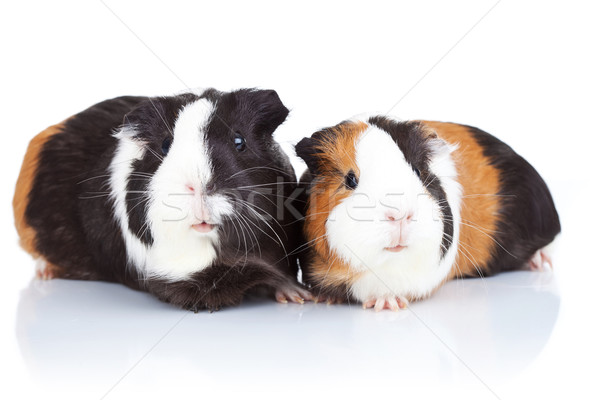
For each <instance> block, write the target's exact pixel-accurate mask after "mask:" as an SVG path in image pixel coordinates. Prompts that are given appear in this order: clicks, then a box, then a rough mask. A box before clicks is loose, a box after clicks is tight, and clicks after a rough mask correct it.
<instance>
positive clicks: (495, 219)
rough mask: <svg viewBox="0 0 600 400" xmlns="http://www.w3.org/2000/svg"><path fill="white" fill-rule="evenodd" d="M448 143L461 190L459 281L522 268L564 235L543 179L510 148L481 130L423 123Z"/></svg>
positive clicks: (462, 126)
mask: <svg viewBox="0 0 600 400" xmlns="http://www.w3.org/2000/svg"><path fill="white" fill-rule="evenodd" d="M423 123H424V124H425V125H426V126H429V127H430V128H433V129H434V130H435V131H436V132H437V133H438V135H439V136H440V137H441V138H442V139H444V140H446V141H447V142H449V143H452V144H455V145H457V150H456V151H455V152H454V153H453V159H454V161H455V163H456V169H457V173H458V180H459V182H460V184H461V185H462V187H463V199H462V207H461V221H462V224H461V227H460V238H459V249H460V251H459V253H460V254H459V256H458V257H459V259H458V263H457V264H458V267H459V268H458V269H459V271H457V272H456V274H457V275H460V274H462V275H464V276H478V275H490V274H494V273H497V272H500V271H506V270H512V269H518V268H522V267H523V266H524V265H526V264H527V262H528V261H529V260H530V259H531V258H532V256H533V255H534V254H535V253H536V252H537V251H538V250H540V249H542V248H544V247H545V246H547V245H548V244H550V243H551V242H552V241H553V240H554V238H555V236H556V235H557V234H558V233H559V232H560V229H561V228H560V222H559V218H558V213H557V211H556V208H555V206H554V202H553V200H552V196H551V194H550V191H549V189H548V186H547V185H546V183H545V182H544V180H543V179H542V177H541V176H540V175H539V173H538V172H537V171H536V170H535V169H534V168H533V167H532V166H531V164H529V163H528V162H527V161H526V160H525V159H524V158H523V157H521V156H519V155H518V154H517V153H516V152H515V151H514V150H513V149H512V148H511V147H510V146H508V145H507V144H505V143H503V142H502V141H500V140H499V139H497V138H496V137H494V136H492V135H490V134H489V133H486V132H484V131H482V130H480V129H478V128H474V127H470V126H466V125H459V124H453V123H445V122H431V121H423Z"/></svg>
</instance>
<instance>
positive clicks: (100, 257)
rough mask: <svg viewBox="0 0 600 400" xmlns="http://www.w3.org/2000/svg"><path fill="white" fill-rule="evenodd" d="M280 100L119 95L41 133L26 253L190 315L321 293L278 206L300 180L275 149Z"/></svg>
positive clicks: (29, 182) (23, 222) (17, 203)
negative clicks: (302, 265)
mask: <svg viewBox="0 0 600 400" xmlns="http://www.w3.org/2000/svg"><path fill="white" fill-rule="evenodd" d="M287 115H288V110H287V108H286V107H285V106H284V105H283V104H282V102H281V100H280V99H279V96H278V95H277V93H276V92H275V91H272V90H256V89H241V90H237V91H233V92H229V93H223V92H219V91H217V90H214V89H208V90H205V91H203V92H201V93H186V94H180V95H177V96H171V97H151V98H148V97H119V98H115V99H112V100H107V101H104V102H101V103H99V104H96V105H94V106H92V107H90V108H88V109H87V110H85V111H82V112H80V113H78V114H76V115H74V116H72V117H70V118H68V119H66V120H65V121H63V122H61V123H59V124H57V125H54V126H51V127H49V128H48V129H46V130H45V131H43V132H42V133H40V134H38V135H37V136H36V137H35V138H34V139H33V140H32V141H31V143H30V145H29V148H28V150H27V153H26V155H25V160H24V161H23V165H22V168H21V173H20V176H19V178H18V181H17V185H16V192H15V196H14V201H13V206H14V216H15V223H16V227H17V231H18V233H19V236H20V243H21V245H22V247H23V248H24V249H25V250H26V251H28V252H29V253H31V254H32V255H33V256H34V257H35V258H36V259H38V260H39V262H40V265H41V267H40V268H39V269H38V274H39V275H40V276H41V277H44V278H66V279H85V280H103V281H112V282H120V283H123V284H125V285H127V286H129V287H132V288H135V289H140V290H145V291H148V292H150V293H152V294H154V295H155V296H157V297H158V298H159V299H161V300H163V301H166V302H169V303H173V304H175V305H178V306H181V307H183V308H186V309H191V310H198V309H206V308H207V309H211V310H212V309H218V308H219V307H221V306H227V305H234V304H237V303H239V302H240V300H241V299H242V296H243V294H244V293H245V292H246V291H247V290H249V289H251V288H255V287H257V288H259V287H260V288H264V287H268V288H272V289H275V290H276V291H277V293H276V294H277V298H278V299H279V300H282V301H286V300H291V301H298V302H302V300H303V298H309V297H310V294H309V293H307V292H306V291H304V290H303V289H302V288H301V287H299V286H297V284H296V282H297V281H296V276H297V272H298V263H297V261H296V258H295V257H294V256H291V255H289V253H291V252H292V250H293V249H295V248H296V247H297V246H298V241H299V240H301V237H300V235H299V233H300V229H298V228H297V227H296V226H295V224H294V221H296V220H298V217H297V216H294V215H293V213H292V211H293V210H290V208H289V207H283V206H282V203H283V201H282V200H281V199H287V198H288V197H291V196H292V192H293V191H294V190H295V188H296V186H297V184H296V177H295V174H294V172H293V169H292V167H291V164H290V162H289V160H288V158H287V156H286V155H285V154H284V153H283V152H282V150H281V148H280V147H279V145H278V144H277V143H276V141H275V140H274V139H273V137H272V134H273V132H274V131H275V129H276V128H277V127H278V126H279V125H280V124H281V123H283V121H284V120H285V119H286V117H287Z"/></svg>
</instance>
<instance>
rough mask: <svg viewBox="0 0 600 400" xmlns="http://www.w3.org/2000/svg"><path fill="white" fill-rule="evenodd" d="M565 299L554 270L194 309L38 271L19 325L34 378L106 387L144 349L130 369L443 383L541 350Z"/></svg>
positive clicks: (496, 378) (498, 374) (516, 363)
mask: <svg viewBox="0 0 600 400" xmlns="http://www.w3.org/2000/svg"><path fill="white" fill-rule="evenodd" d="M559 306H560V296H559V294H558V292H557V289H556V282H555V278H554V275H553V274H552V272H541V273H535V272H514V273H507V274H503V275H499V276H496V277H494V278H490V279H486V280H481V279H472V280H465V281H455V282H451V283H449V284H447V285H446V286H444V287H443V288H442V289H441V290H440V291H439V292H438V293H437V294H436V295H435V296H433V297H432V298H431V299H430V300H428V301H423V302H419V303H415V304H412V305H411V306H410V308H409V309H408V310H406V311H402V312H391V311H384V312H380V313H375V312H373V311H372V310H367V311H365V310H363V309H362V308H361V307H360V306H358V305H353V306H349V305H347V304H346V305H330V306H327V305H324V304H319V305H317V304H314V303H310V304H304V305H296V304H277V303H274V302H273V301H270V300H265V299H258V298H254V299H250V300H249V301H246V302H245V303H244V304H243V305H242V306H241V307H238V308H230V309H225V310H221V311H219V312H215V313H208V312H203V313H198V314H194V313H192V312H185V311H180V310H178V309H175V308H173V307H172V306H169V305H167V304H163V303H160V302H159V301H157V300H155V299H154V298H152V297H151V296H149V295H148V294H145V293H140V292H134V291H132V290H129V289H127V288H125V287H123V286H120V285H115V284H107V283H98V282H72V281H65V280H55V281H38V280H36V281H33V282H32V283H31V284H30V285H29V286H28V287H27V288H26V289H24V290H23V291H22V292H21V296H20V300H19V306H18V311H17V321H16V336H17V338H18V343H19V349H20V353H21V356H22V357H23V359H24V361H25V364H26V365H27V368H28V370H29V371H30V372H31V374H32V377H33V378H34V379H35V380H36V381H37V382H39V383H40V384H42V385H43V384H52V382H57V381H61V380H62V379H63V378H64V377H65V376H68V377H69V379H70V380H73V381H76V382H77V383H78V384H81V385H85V386H88V387H89V388H90V389H89V390H92V388H95V390H97V391H98V392H97V394H98V395H101V394H102V391H103V390H107V389H108V388H110V385H111V383H113V382H116V381H118V380H119V379H120V378H121V376H122V375H123V373H124V372H126V371H127V370H128V369H129V368H130V367H131V365H132V364H133V363H135V362H136V361H137V360H139V359H142V357H143V363H141V364H140V365H139V366H138V367H137V368H136V369H135V370H134V371H133V372H132V374H131V375H130V376H128V379H132V380H136V379H148V378H149V377H153V374H154V373H156V371H160V374H158V375H159V376H156V377H155V378H154V379H156V378H160V379H166V380H168V381H171V380H173V381H179V380H180V379H181V375H182V374H183V376H194V377H195V378H194V380H195V381H197V383H198V384H199V385H202V386H203V387H204V388H209V389H210V391H213V390H214V391H218V390H219V389H222V388H223V387H227V386H228V382H231V381H234V382H237V383H238V384H240V385H243V386H245V387H246V386H248V385H249V386H253V385H255V384H258V385H259V386H261V385H263V384H264V378H265V376H269V377H270V379H272V380H274V381H275V382H277V384H279V385H282V386H286V385H294V384H295V382H297V380H298V377H299V376H305V377H306V378H308V377H310V380H311V384H317V385H319V384H323V385H324V384H328V385H335V386H338V385H348V384H349V385H352V382H348V377H349V376H352V375H354V374H355V373H356V371H357V369H359V370H362V369H363V367H361V366H367V365H381V366H385V367H384V368H382V369H381V371H378V373H377V374H376V376H371V375H370V374H368V373H367V371H363V372H365V377H364V379H365V380H366V381H369V380H380V379H381V380H383V381H388V382H392V381H394V380H397V379H398V381H415V380H417V381H419V380H422V379H423V377H422V373H423V371H428V378H427V380H433V381H435V382H437V383H448V382H451V381H453V380H456V379H459V380H469V379H473V378H474V379H477V378H476V377H475V376H474V373H475V374H476V375H477V376H478V377H479V378H481V379H482V380H483V381H485V382H486V383H487V384H493V383H498V382H502V381H503V380H505V379H507V378H510V377H514V376H515V375H518V374H520V373H521V372H522V371H523V370H524V369H525V368H526V367H527V366H528V365H529V364H530V363H531V362H532V361H533V360H534V359H535V358H536V357H537V356H538V354H539V353H540V351H541V350H542V348H543V347H544V345H545V344H546V342H547V340H548V338H549V336H550V334H551V332H552V329H553V327H554V324H555V322H556V318H557V314H558V310H559ZM154 346H155V347H154ZM150 349H152V351H151V352H150V353H148V351H149V350H150ZM408 360H410V362H407V361H408ZM165 365H170V366H171V367H170V368H168V369H165V368H164V367H165ZM475 371H476V372H475ZM399 377H401V378H400V379H399ZM355 383H356V382H355ZM360 383H361V385H362V384H364V383H365V382H364V381H363V382H360ZM109 398H110V397H109Z"/></svg>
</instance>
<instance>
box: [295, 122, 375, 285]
mask: <svg viewBox="0 0 600 400" xmlns="http://www.w3.org/2000/svg"><path fill="white" fill-rule="evenodd" d="M367 127H368V126H367V124H365V123H364V122H346V123H343V124H340V125H338V126H336V127H334V128H331V129H333V130H335V140H333V141H331V142H325V143H321V145H320V146H319V147H318V152H319V153H320V158H321V163H322V165H323V167H324V168H323V171H327V172H326V173H325V174H323V175H320V176H319V177H317V178H315V180H314V183H313V187H312V190H311V193H310V200H309V209H308V212H307V217H306V222H305V224H304V230H305V233H306V236H307V237H308V238H309V240H315V241H314V244H313V249H314V250H315V253H316V254H315V259H314V260H313V263H312V264H311V266H310V271H309V275H310V277H311V278H312V280H313V281H314V282H319V285H320V286H324V287H328V286H331V287H338V286H340V285H341V284H346V283H351V282H352V281H354V280H355V279H357V278H358V276H359V274H358V273H356V272H353V270H352V269H351V268H350V266H349V265H347V264H346V263H345V262H344V261H343V260H341V259H340V258H339V257H337V256H336V255H335V253H334V252H333V251H331V249H330V248H329V245H328V243H327V239H326V238H325V236H324V235H325V233H326V230H325V222H326V221H327V218H328V216H329V213H330V212H331V210H332V209H333V208H334V207H335V206H337V205H338V204H339V203H340V202H341V201H342V200H344V199H345V198H346V197H348V196H349V195H350V191H349V190H346V188H345V186H344V178H345V175H346V173H348V172H349V171H350V170H353V171H354V173H355V174H356V176H357V177H360V171H359V169H358V166H357V165H356V154H355V153H356V145H355V144H356V140H357V139H358V137H359V135H360V134H361V133H362V132H364V131H365V130H366V129H367ZM359 179H360V178H359Z"/></svg>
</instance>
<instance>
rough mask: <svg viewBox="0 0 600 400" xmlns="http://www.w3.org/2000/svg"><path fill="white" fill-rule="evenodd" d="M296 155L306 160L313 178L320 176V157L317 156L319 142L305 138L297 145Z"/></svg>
mask: <svg viewBox="0 0 600 400" xmlns="http://www.w3.org/2000/svg"><path fill="white" fill-rule="evenodd" d="M296 154H297V155H298V157H300V158H301V159H303V160H304V162H305V163H306V166H307V167H308V170H309V171H310V173H311V174H312V175H313V176H316V175H318V172H319V171H318V170H319V155H318V154H317V140H316V139H313V138H310V137H305V138H304V139H302V140H301V141H299V142H298V144H296Z"/></svg>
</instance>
